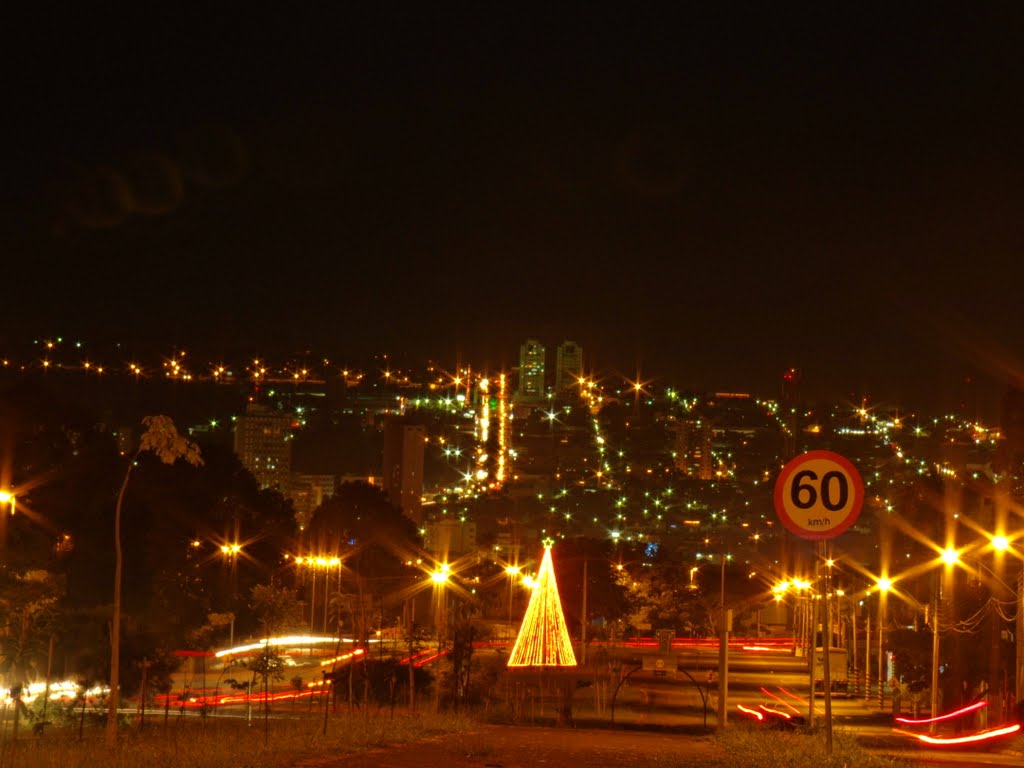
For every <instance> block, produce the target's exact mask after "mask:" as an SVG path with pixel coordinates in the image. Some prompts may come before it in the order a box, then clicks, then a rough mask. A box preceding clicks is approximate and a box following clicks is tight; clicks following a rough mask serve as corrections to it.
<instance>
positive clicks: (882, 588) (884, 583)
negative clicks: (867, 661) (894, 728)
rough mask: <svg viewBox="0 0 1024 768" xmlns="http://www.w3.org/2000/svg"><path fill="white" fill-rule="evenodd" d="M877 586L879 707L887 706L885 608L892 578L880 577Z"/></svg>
mask: <svg viewBox="0 0 1024 768" xmlns="http://www.w3.org/2000/svg"><path fill="white" fill-rule="evenodd" d="M875 587H876V588H877V589H878V593H879V595H878V708H879V709H884V707H885V608H886V595H888V593H889V590H890V589H892V580H891V579H889V578H888V577H886V576H883V577H882V578H880V579H879V580H878V581H877V583H876V584H875Z"/></svg>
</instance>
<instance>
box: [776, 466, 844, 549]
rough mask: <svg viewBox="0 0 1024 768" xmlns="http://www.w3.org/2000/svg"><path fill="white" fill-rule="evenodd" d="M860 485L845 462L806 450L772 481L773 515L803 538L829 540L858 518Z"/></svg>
mask: <svg viewBox="0 0 1024 768" xmlns="http://www.w3.org/2000/svg"><path fill="white" fill-rule="evenodd" d="M863 504H864V483H863V482H862V481H861V479H860V473H859V472H857V468H856V467H854V466H853V464H851V463H850V462H849V461H848V460H847V459H845V458H844V457H842V456H840V455H839V454H838V453H833V452H832V451H809V452H808V453H803V454H801V455H799V456H797V457H796V458H795V459H793V460H792V461H790V462H789V463H787V464H786V466H784V467H783V468H782V473H781V474H780V475H779V479H778V480H776V481H775V512H776V514H777V515H778V516H779V519H780V520H781V521H782V524H783V525H784V526H786V528H788V529H789V530H791V531H792V532H793V533H795V534H796V535H797V536H802V537H803V538H805V539H831V538H832V537H833V536H838V535H839V534H840V533H842V532H843V531H845V530H846V529H847V528H849V527H850V526H851V525H853V523H854V521H855V520H856V519H857V517H858V516H859V515H860V509H861V507H862V506H863Z"/></svg>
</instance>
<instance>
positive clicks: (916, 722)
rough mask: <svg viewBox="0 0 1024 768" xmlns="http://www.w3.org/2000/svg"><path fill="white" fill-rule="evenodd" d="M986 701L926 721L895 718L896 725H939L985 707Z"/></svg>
mask: <svg viewBox="0 0 1024 768" xmlns="http://www.w3.org/2000/svg"><path fill="white" fill-rule="evenodd" d="M987 706H988V702H987V701H976V702H974V703H973V704H968V705H967V706H966V707H964V708H963V709H958V710H956V711H955V712H947V713H946V714H944V715H938V716H937V717H929V718H928V719H927V720H911V719H909V718H906V717H897V718H896V722H897V723H903V724H905V725H928V724H929V723H941V722H942V721H943V720H952V719H953V718H954V717H960V716H961V715H966V714H967V713H969V712H974V711H975V710H977V709H982V708H983V707H987Z"/></svg>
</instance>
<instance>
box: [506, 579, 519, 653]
mask: <svg viewBox="0 0 1024 768" xmlns="http://www.w3.org/2000/svg"><path fill="white" fill-rule="evenodd" d="M521 570H522V569H521V568H520V567H519V566H518V565H506V566H505V574H506V575H507V576H508V624H507V625H506V627H505V642H508V641H509V640H510V639H511V638H512V585H513V583H514V582H515V579H516V576H518V575H519V572H520V571H521Z"/></svg>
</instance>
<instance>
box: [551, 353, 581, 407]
mask: <svg viewBox="0 0 1024 768" xmlns="http://www.w3.org/2000/svg"><path fill="white" fill-rule="evenodd" d="M556 358H557V359H556V362H555V394H558V395H561V394H563V393H565V392H567V391H569V390H571V389H572V388H573V387H574V386H575V385H576V380H577V379H578V378H579V377H580V376H581V375H582V374H583V347H581V346H580V345H579V344H577V343H576V342H575V341H563V342H562V343H561V344H559V345H558V351H557V353H556Z"/></svg>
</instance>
